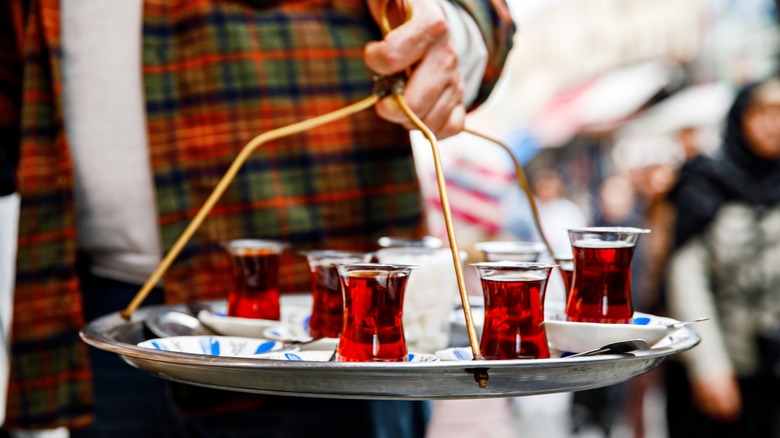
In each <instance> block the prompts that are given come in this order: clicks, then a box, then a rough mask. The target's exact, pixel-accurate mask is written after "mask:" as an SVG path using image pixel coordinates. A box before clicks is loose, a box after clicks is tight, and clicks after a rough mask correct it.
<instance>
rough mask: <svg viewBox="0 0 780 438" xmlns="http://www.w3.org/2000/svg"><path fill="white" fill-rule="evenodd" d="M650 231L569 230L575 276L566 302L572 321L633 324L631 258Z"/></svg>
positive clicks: (622, 229) (621, 229) (630, 229)
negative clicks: (639, 242)
mask: <svg viewBox="0 0 780 438" xmlns="http://www.w3.org/2000/svg"><path fill="white" fill-rule="evenodd" d="M649 232H650V230H646V229H641V228H628V227H591V228H578V229H570V230H569V238H570V239H571V244H572V249H573V251H574V276H573V278H572V284H571V291H570V293H569V299H568V300H567V302H566V316H567V318H568V319H569V321H575V322H596V323H612V324H627V323H630V322H631V318H632V317H633V315H634V305H633V301H632V299H631V259H632V258H633V256H634V249H635V248H636V243H637V241H638V240H639V236H641V235H642V234H646V233H649Z"/></svg>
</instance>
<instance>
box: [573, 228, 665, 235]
mask: <svg viewBox="0 0 780 438" xmlns="http://www.w3.org/2000/svg"><path fill="white" fill-rule="evenodd" d="M566 231H569V232H573V233H594V234H621V233H622V234H648V233H650V232H651V230H649V229H647V228H636V227H581V228H567V229H566Z"/></svg>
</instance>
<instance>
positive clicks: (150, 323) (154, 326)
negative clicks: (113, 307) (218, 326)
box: [144, 310, 215, 338]
mask: <svg viewBox="0 0 780 438" xmlns="http://www.w3.org/2000/svg"><path fill="white" fill-rule="evenodd" d="M144 325H145V326H146V328H148V329H149V331H151V332H152V333H154V335H155V336H158V337H160V338H168V337H171V336H203V335H214V334H215V333H214V332H213V331H211V330H209V329H208V328H206V327H204V326H203V324H201V323H200V321H199V320H198V318H195V317H194V316H192V315H188V314H186V313H184V312H177V311H175V310H165V311H160V312H155V313H152V314H151V315H149V317H147V318H146V320H144Z"/></svg>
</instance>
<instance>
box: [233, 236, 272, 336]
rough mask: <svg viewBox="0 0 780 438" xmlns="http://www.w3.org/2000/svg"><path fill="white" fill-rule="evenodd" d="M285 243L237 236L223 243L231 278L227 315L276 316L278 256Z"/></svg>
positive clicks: (258, 317) (257, 317)
mask: <svg viewBox="0 0 780 438" xmlns="http://www.w3.org/2000/svg"><path fill="white" fill-rule="evenodd" d="M285 247H286V245H285V244H284V243H281V242H275V241H271V240H259V239H238V240H231V241H229V242H227V243H225V244H224V248H225V250H226V251H227V253H228V255H229V256H230V264H231V266H232V268H233V282H234V286H233V289H232V290H231V291H230V293H229V294H228V306H227V314H228V316H237V317H240V318H256V319H269V320H277V321H278V320H279V319H280V316H281V315H280V313H281V312H280V308H279V257H280V255H281V253H282V251H284V248H285Z"/></svg>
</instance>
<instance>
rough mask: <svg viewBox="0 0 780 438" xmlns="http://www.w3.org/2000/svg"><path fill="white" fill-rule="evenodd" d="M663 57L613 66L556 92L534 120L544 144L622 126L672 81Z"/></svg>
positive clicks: (560, 141)
mask: <svg viewBox="0 0 780 438" xmlns="http://www.w3.org/2000/svg"><path fill="white" fill-rule="evenodd" d="M671 77H672V70H671V67H670V66H668V65H667V64H665V63H663V62H660V61H653V62H647V63H643V64H636V65H631V66H628V67H622V68H619V69H616V70H612V71H610V72H608V73H605V74H603V75H601V76H598V77H596V78H594V79H591V80H588V81H585V82H583V83H580V84H577V85H575V86H573V87H570V88H568V89H565V90H563V91H562V92H560V93H558V94H557V95H555V96H554V97H553V98H552V99H551V100H550V101H548V103H547V104H546V105H545V106H544V107H543V108H542V110H541V111H539V112H538V113H537V114H536V115H535V116H534V117H533V118H532V121H531V129H532V131H533V132H534V135H535V137H536V138H537V139H538V140H539V142H540V143H541V144H542V145H545V146H556V145H561V144H563V143H565V142H567V141H568V140H570V139H571V138H572V137H574V136H575V135H577V134H578V133H580V132H583V131H588V130H606V129H613V128H615V127H617V126H620V124H622V123H623V122H625V121H626V120H627V119H628V118H629V117H631V116H632V115H633V114H634V113H636V112H637V111H638V110H639V109H640V108H642V106H643V105H645V104H646V103H647V102H648V101H649V100H650V99H651V98H652V97H653V96H655V95H656V94H657V93H658V92H659V91H661V90H662V89H663V88H664V87H665V86H666V85H668V84H669V82H670V81H671Z"/></svg>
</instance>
